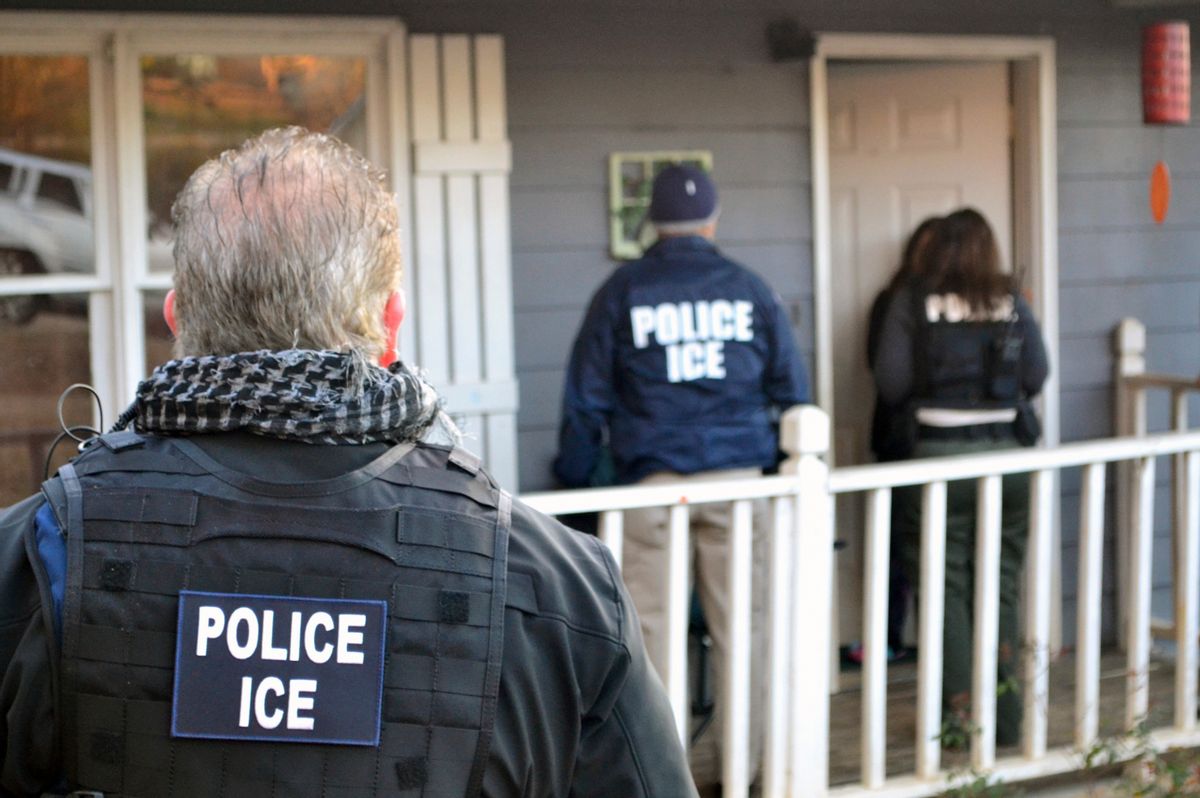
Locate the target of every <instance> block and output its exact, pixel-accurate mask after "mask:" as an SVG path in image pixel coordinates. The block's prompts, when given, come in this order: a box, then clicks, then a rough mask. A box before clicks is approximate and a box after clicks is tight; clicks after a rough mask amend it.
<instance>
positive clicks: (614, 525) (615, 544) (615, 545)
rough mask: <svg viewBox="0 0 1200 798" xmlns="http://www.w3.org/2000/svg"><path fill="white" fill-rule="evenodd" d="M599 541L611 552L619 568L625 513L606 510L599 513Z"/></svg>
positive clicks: (623, 544) (623, 538)
mask: <svg viewBox="0 0 1200 798" xmlns="http://www.w3.org/2000/svg"><path fill="white" fill-rule="evenodd" d="M600 539H601V540H602V541H604V544H605V545H606V546H608V549H609V551H611V552H612V556H613V559H614V560H616V561H617V567H618V568H620V567H621V555H622V554H623V553H624V549H625V512H624V511H623V510H606V511H604V512H602V513H600Z"/></svg>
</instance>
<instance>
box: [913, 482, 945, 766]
mask: <svg viewBox="0 0 1200 798" xmlns="http://www.w3.org/2000/svg"><path fill="white" fill-rule="evenodd" d="M919 613H920V621H919V623H918V626H917V634H918V635H919V643H918V646H917V776H919V777H920V778H923V779H935V778H937V777H938V776H939V775H940V771H941V761H942V760H941V756H942V740H941V733H942V654H943V651H942V639H943V638H942V632H943V629H944V625H945V618H946V483H945V482H940V481H939V482H930V483H928V484H927V485H925V487H924V488H922V492H921V595H920V607H919Z"/></svg>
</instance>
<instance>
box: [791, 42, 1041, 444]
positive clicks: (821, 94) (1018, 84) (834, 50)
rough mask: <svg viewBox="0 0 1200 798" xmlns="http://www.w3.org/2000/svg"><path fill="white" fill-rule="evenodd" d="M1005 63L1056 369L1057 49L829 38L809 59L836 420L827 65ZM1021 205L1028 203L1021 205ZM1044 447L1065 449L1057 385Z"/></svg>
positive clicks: (820, 398)
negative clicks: (1008, 68)
mask: <svg viewBox="0 0 1200 798" xmlns="http://www.w3.org/2000/svg"><path fill="white" fill-rule="evenodd" d="M850 59H853V60H859V61H862V60H876V61H880V60H888V61H964V62H968V61H1006V62H1009V63H1010V64H1012V65H1013V91H1012V96H1013V106H1014V108H1013V163H1012V174H1013V199H1014V202H1013V210H1014V213H1013V222H1012V224H1013V239H1014V247H1013V261H1014V263H1022V262H1023V263H1027V264H1028V265H1029V273H1028V277H1027V278H1026V279H1027V285H1028V286H1029V287H1030V288H1031V289H1032V290H1033V292H1034V297H1033V299H1034V302H1033V309H1034V312H1035V313H1036V314H1037V316H1038V318H1039V320H1040V321H1041V327H1042V335H1043V337H1044V338H1045V341H1046V351H1047V355H1048V356H1049V359H1050V362H1051V363H1052V364H1057V363H1058V337H1059V334H1058V165H1057V146H1058V145H1057V106H1056V102H1057V101H1056V97H1055V64H1054V61H1055V48H1054V40H1053V39H1051V38H1049V37H1044V36H1030V37H1008V36H942V35H907V34H874V33H872V34H859V33H822V34H818V36H817V45H816V49H815V51H814V53H813V55H812V57H811V58H810V59H809V124H810V129H811V139H812V140H811V143H810V147H811V155H812V164H811V168H812V231H813V275H814V276H813V281H814V286H813V293H814V299H815V302H814V305H815V322H816V336H815V337H816V341H815V348H816V378H817V379H816V383H817V385H816V392H815V394H816V397H817V404H818V405H820V406H821V407H822V408H823V409H824V410H825V411H826V412H827V413H829V414H830V416H831V417H832V415H833V411H834V408H833V394H834V390H833V286H832V278H833V263H832V254H831V253H832V251H831V243H832V221H831V218H830V188H829V96H828V66H829V62H830V61H841V60H850ZM1018 199H1020V200H1024V201H1017V200H1018ZM1042 428H1043V436H1042V440H1043V444H1044V445H1046V446H1054V445H1057V444H1058V442H1059V438H1060V426H1059V377H1058V373H1057V371H1056V370H1055V369H1053V368H1052V369H1051V371H1050V376H1049V377H1048V378H1047V380H1046V385H1045V387H1044V388H1043V391H1042Z"/></svg>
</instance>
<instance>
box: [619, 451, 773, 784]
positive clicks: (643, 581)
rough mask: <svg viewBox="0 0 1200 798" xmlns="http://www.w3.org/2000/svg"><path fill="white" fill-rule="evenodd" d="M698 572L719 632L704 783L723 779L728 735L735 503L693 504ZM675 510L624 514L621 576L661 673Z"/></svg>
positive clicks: (754, 697)
mask: <svg viewBox="0 0 1200 798" xmlns="http://www.w3.org/2000/svg"><path fill="white" fill-rule="evenodd" d="M761 474H762V472H761V471H759V470H758V469H750V468H747V469H732V470H728V471H707V472H704V473H701V474H692V475H687V476H684V475H681V474H674V473H669V472H661V473H657V474H651V475H650V476H648V477H646V478H645V479H643V480H642V481H641V482H640V483H638V484H640V485H662V484H669V483H674V482H689V483H695V482H712V481H716V480H726V479H746V478H749V477H756V476H761ZM766 504H767V503H766V502H765V501H761V500H760V501H756V502H755V503H754V537H753V539H754V547H753V549H754V554H753V571H752V576H751V584H752V588H751V591H752V601H751V617H752V619H753V622H752V628H751V635H750V651H751V657H750V676H751V679H750V684H751V687H750V730H751V734H750V778H751V780H752V781H753V779H754V778H755V776H756V774H757V773H758V767H759V759H760V757H761V754H762V718H763V688H764V684H765V682H764V678H763V677H764V674H765V672H766V667H765V666H766V662H765V657H764V652H765V651H766V646H765V643H766V636H765V633H766V604H767V595H768V586H767V579H768V568H767V546H766V542H767V525H766V518H767V513H766ZM689 509H690V514H689V519H690V521H691V546H692V572H693V579H694V584H695V587H696V591H697V593H698V594H699V597H700V604H701V606H702V607H703V608H704V617H705V620H706V621H707V623H708V631H709V635H710V636H711V637H712V643H713V648H712V652H713V657H712V666H713V671H712V679H713V681H712V684H713V687H714V696H715V698H716V716H715V718H714V720H713V723H712V725H711V726H709V728H708V729H707V730H706V732H705V733H704V735H703V736H702V737H701V738H700V739H699V740H697V741H696V744H695V745H694V746H692V749H691V751H690V752H689V759H690V762H691V767H692V775H693V776H694V777H695V779H696V784H697V786H699V787H704V786H707V785H711V784H717V783H719V782H720V780H721V740H722V731H721V730H722V726H723V718H722V715H723V706H724V701H723V698H722V693H723V692H724V686H725V685H724V673H725V660H726V657H727V655H728V651H729V630H728V629H727V628H726V617H727V613H728V609H729V595H728V590H727V586H726V583H727V563H728V548H729V526H730V524H731V522H732V519H731V516H732V509H731V506H730V505H729V504H695V505H691V507H690V508H689ZM669 526H670V523H669V510H668V509H667V508H665V507H654V508H648V509H644V510H628V511H626V513H625V543H624V545H625V550H624V557H623V559H624V566H623V571H622V576H623V577H624V579H625V584H626V585H627V586H628V588H629V593H630V595H631V596H632V597H633V603H634V605H635V606H636V607H637V611H638V616H639V617H640V619H641V623H642V635H643V636H644V637H645V639H646V650H647V652H648V653H649V655H650V661H651V662H653V663H654V667H655V668H656V669H657V670H658V672H659V675H660V676H661V675H662V674H665V673H666V662H667V563H668V537H669Z"/></svg>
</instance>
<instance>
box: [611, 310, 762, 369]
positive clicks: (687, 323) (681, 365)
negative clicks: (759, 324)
mask: <svg viewBox="0 0 1200 798" xmlns="http://www.w3.org/2000/svg"><path fill="white" fill-rule="evenodd" d="M629 320H630V324H631V325H632V327H633V345H634V347H636V348H637V349H645V348H646V347H648V346H649V345H650V339H651V336H653V338H654V342H655V343H656V344H658V345H659V346H661V347H663V348H664V352H665V354H666V370H667V381H668V382H691V381H692V380H699V379H710V380H723V379H725V342H726V341H742V342H747V341H753V340H754V303H753V302H748V301H746V300H744V299H738V300H733V301H730V300H728V299H715V300H713V301H711V302H708V301H704V300H700V301H697V302H663V303H661V304H659V305H656V306H651V305H638V306H636V307H633V308H631V309H630V311H629Z"/></svg>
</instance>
